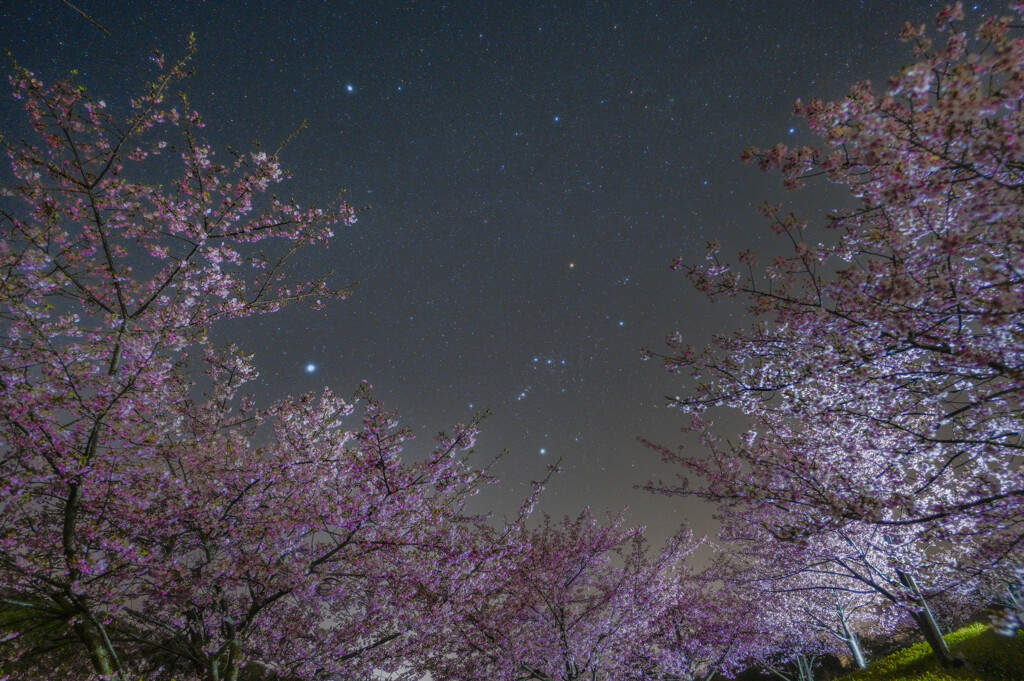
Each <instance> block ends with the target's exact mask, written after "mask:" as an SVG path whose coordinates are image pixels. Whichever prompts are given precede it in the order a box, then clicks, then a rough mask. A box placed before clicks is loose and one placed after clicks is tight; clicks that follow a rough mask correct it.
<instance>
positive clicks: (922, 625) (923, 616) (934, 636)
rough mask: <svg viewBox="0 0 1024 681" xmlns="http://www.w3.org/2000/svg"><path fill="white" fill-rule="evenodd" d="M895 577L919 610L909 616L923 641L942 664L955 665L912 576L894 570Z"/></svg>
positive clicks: (955, 662)
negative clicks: (926, 642) (909, 594)
mask: <svg viewBox="0 0 1024 681" xmlns="http://www.w3.org/2000/svg"><path fill="white" fill-rule="evenodd" d="M896 576H897V577H899V580H900V583H901V584H903V586H905V587H907V588H908V589H910V591H911V593H912V594H913V596H914V601H915V602H916V603H917V605H918V607H920V608H921V609H920V611H919V612H912V613H910V615H911V617H913V618H914V622H916V623H917V626H918V628H919V629H920V630H921V633H922V634H924V640H926V641H928V645H930V646H931V648H932V651H933V652H934V653H935V656H936V657H938V658H939V661H940V662H942V664H944V665H947V666H954V665H957V664H958V663H959V662H960V661H959V660H958V659H957V658H955V657H953V653H951V652H950V651H949V646H947V645H946V639H944V638H942V631H941V630H940V629H939V624H938V622H936V621H935V617H934V616H932V611H931V608H929V607H928V601H926V600H925V598H924V596H923V595H922V594H921V590H920V589H919V588H917V582H916V581H915V580H914V577H913V575H908V574H907V573H905V572H903V571H902V570H896Z"/></svg>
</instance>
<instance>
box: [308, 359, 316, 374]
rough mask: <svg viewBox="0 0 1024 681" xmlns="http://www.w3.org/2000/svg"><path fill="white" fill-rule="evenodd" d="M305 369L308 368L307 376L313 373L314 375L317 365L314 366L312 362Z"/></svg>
mask: <svg viewBox="0 0 1024 681" xmlns="http://www.w3.org/2000/svg"><path fill="white" fill-rule="evenodd" d="M305 368H306V373H307V374H311V373H313V372H314V371H316V365H315V364H313V363H312V362H310V363H309V364H307V365H306V367H305Z"/></svg>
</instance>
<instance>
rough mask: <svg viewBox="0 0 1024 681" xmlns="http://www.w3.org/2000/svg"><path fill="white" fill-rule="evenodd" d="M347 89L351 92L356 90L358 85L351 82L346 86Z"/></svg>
mask: <svg viewBox="0 0 1024 681" xmlns="http://www.w3.org/2000/svg"><path fill="white" fill-rule="evenodd" d="M345 89H346V90H348V91H349V92H355V91H356V86H355V85H353V84H352V83H349V84H348V85H346V86H345Z"/></svg>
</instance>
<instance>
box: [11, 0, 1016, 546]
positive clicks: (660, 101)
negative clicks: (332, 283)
mask: <svg viewBox="0 0 1024 681" xmlns="http://www.w3.org/2000/svg"><path fill="white" fill-rule="evenodd" d="M75 6H77V7H78V8H79V9H81V10H82V11H83V12H85V13H87V14H88V15H90V16H91V17H92V18H94V19H95V20H96V21H97V22H98V23H99V24H101V25H102V26H103V27H105V28H106V29H108V30H109V32H110V35H109V36H107V35H105V34H104V33H102V32H101V31H100V30H99V29H98V28H96V27H95V26H93V25H92V24H90V23H89V22H88V21H86V20H85V19H83V18H82V17H81V16H80V15H79V14H78V13H76V12H75V11H74V10H73V9H71V8H70V7H68V6H67V5H66V4H65V3H63V2H61V1H60V0H2V1H0V47H3V48H5V49H9V50H10V51H11V52H12V53H13V55H14V57H15V58H16V59H17V60H18V61H19V62H20V63H22V64H23V65H25V66H27V67H29V68H30V69H32V70H34V71H36V72H37V74H38V75H39V76H40V77H42V78H43V79H44V80H45V81H47V82H50V81H52V80H53V79H54V78H55V77H58V76H62V75H65V74H67V73H68V72H69V71H71V70H72V69H78V70H79V72H80V79H81V81H82V82H83V83H85V84H86V85H87V87H88V88H89V90H90V92H91V93H92V94H93V95H94V96H95V97H97V98H104V99H107V100H110V101H121V102H125V101H126V99H127V97H128V96H129V95H133V94H136V93H137V92H139V91H140V90H139V87H140V85H141V84H142V83H144V82H145V81H146V79H147V78H151V77H152V76H153V74H154V70H153V65H152V63H151V62H150V61H149V59H148V58H149V55H150V54H151V53H152V50H153V49H154V48H157V49H160V50H161V51H163V52H165V53H167V54H168V55H169V56H171V57H176V56H180V55H182V54H184V52H185V46H186V38H187V35H188V34H189V33H190V32H194V33H195V35H196V38H197V42H198V55H197V57H196V60H195V62H194V66H195V71H196V74H195V77H194V78H192V79H191V80H190V81H187V82H185V83H183V84H182V86H181V87H182V89H184V90H186V91H187V92H188V93H189V95H190V98H191V101H192V104H193V105H194V106H195V108H197V109H198V110H199V111H200V112H201V113H202V114H203V117H204V120H205V121H206V123H207V128H206V130H205V135H206V137H207V139H208V140H209V141H210V142H211V143H212V144H213V145H214V146H215V148H218V149H221V150H223V149H224V148H225V147H226V146H231V147H234V148H236V149H247V148H248V145H249V144H250V142H251V141H253V140H259V141H260V142H262V143H263V144H264V145H265V146H266V147H269V148H271V149H273V148H275V147H276V146H277V143H278V142H280V141H281V140H283V139H284V138H285V137H286V136H287V135H288V134H289V133H290V132H291V131H292V130H294V129H295V128H296V127H297V126H298V125H299V124H301V123H302V122H303V121H305V122H306V123H307V127H306V128H305V130H303V131H302V132H301V134H299V135H298V136H297V137H296V138H295V139H294V140H293V141H292V142H291V144H290V146H289V147H288V148H287V149H286V150H285V151H284V153H283V155H282V157H283V160H284V162H285V165H286V166H287V167H288V168H289V169H290V170H291V171H292V173H293V174H294V178H295V179H294V180H292V181H290V182H289V183H287V184H286V185H282V186H279V187H278V188H277V191H278V192H279V193H281V194H285V195H290V196H293V197H294V198H296V199H297V200H298V201H299V202H300V203H302V204H304V205H307V204H311V203H318V204H325V203H328V202H329V201H330V200H331V199H332V197H334V196H335V195H336V193H337V192H338V191H339V190H345V191H346V194H345V198H346V200H348V201H349V202H350V203H352V204H353V205H354V206H356V207H359V208H362V207H368V209H367V210H363V211H361V212H360V213H359V222H358V223H357V224H356V225H355V226H354V227H352V228H349V229H345V230H341V231H339V232H338V234H337V236H336V238H335V240H334V242H333V243H332V245H331V247H330V248H329V249H325V250H322V251H319V252H312V251H309V252H306V253H305V254H304V255H303V256H302V260H301V262H299V261H297V262H296V263H295V265H296V272H297V273H298V274H299V275H303V274H304V275H307V276H313V275H317V274H318V273H320V272H322V271H325V270H333V271H335V272H337V273H338V279H337V282H338V283H339V284H344V283H347V282H349V281H359V282H360V285H359V288H358V290H357V291H356V293H355V295H354V296H353V297H352V298H351V299H350V300H348V301H345V302H340V303H334V304H332V305H330V306H329V307H328V308H327V309H326V310H322V311H313V310H310V309H308V308H305V307H302V308H292V309H290V310H288V311H285V312H282V313H278V314H276V315H272V316H266V317H261V318H256V319H255V320H248V321H246V322H244V323H235V324H234V325H232V326H227V327H221V329H220V331H219V332H218V338H220V339H222V340H231V341H235V342H237V343H239V344H240V345H241V346H242V347H244V348H246V349H248V350H249V351H252V352H255V353H256V362H257V365H258V367H259V370H260V378H259V381H258V382H257V383H256V384H255V385H254V390H255V391H256V392H257V393H258V394H259V397H260V401H261V403H264V404H266V403H267V402H269V401H270V400H272V399H277V398H280V397H283V396H285V395H287V394H297V393H300V392H304V391H308V390H320V389H322V388H323V387H324V386H330V387H331V388H333V389H335V390H336V391H337V392H339V393H341V394H344V395H348V394H351V393H352V392H354V390H355V389H356V388H357V387H358V384H359V382H360V381H361V380H364V379H365V380H368V381H370V382H371V383H372V384H373V385H374V386H375V394H376V395H377V396H378V397H380V398H382V399H383V401H384V402H385V404H386V405H387V406H389V407H390V408H394V409H398V410H399V411H400V412H401V414H402V421H403V423H405V424H407V425H410V426H411V427H413V428H414V430H415V432H416V434H417V436H418V439H417V440H416V442H415V444H414V446H413V447H412V448H411V450H412V453H413V455H415V454H416V453H417V452H419V453H422V452H425V451H427V450H428V449H429V448H430V446H431V445H432V441H431V438H432V436H433V434H434V433H436V432H437V431H438V430H440V429H445V428H448V427H449V426H450V425H451V424H452V423H454V422H457V421H463V422H465V421H467V420H469V419H470V418H471V416H472V414H473V413H474V412H475V411H478V410H481V409H485V408H489V409H491V410H493V412H494V413H493V416H491V417H490V418H489V419H488V420H487V421H486V422H485V424H484V428H483V433H482V436H481V438H480V439H479V441H478V451H479V452H480V453H481V461H483V460H484V459H485V458H486V457H487V456H489V455H493V454H495V453H497V452H499V451H500V450H502V449H507V450H508V454H507V455H506V457H505V458H504V459H503V461H502V462H501V463H500V464H499V465H498V466H497V467H496V468H495V472H496V473H497V474H498V475H499V476H500V477H501V478H502V482H501V484H500V485H497V486H493V487H490V488H488V489H487V490H486V491H485V492H484V493H483V494H482V495H481V497H480V498H478V501H477V503H478V504H479V508H480V509H481V510H482V509H488V508H490V509H494V510H495V511H496V512H497V515H498V517H501V516H502V515H506V514H510V513H512V512H514V510H515V508H516V507H517V506H518V502H519V500H521V499H522V498H523V497H524V496H525V495H526V494H527V493H528V491H529V487H528V484H527V483H528V481H529V480H530V479H536V478H540V477H542V476H543V475H544V472H545V466H546V465H548V464H551V463H554V462H555V461H556V460H558V459H559V458H561V460H562V466H563V467H564V468H565V469H566V472H565V473H564V474H563V475H561V476H558V477H557V478H556V479H555V480H554V481H553V482H552V484H551V485H550V486H549V490H548V493H547V496H546V498H545V500H544V502H543V503H542V505H541V510H544V511H547V512H550V513H553V514H563V513H575V512H577V511H578V510H579V509H580V508H582V507H583V506H584V505H590V506H591V507H593V508H596V509H602V510H603V509H611V510H617V509H619V508H621V507H622V506H624V505H629V506H630V509H631V510H630V512H629V516H628V517H629V520H630V521H631V522H634V523H642V524H647V525H648V526H649V527H650V529H651V531H652V534H653V535H655V536H656V537H657V536H662V535H663V534H665V533H667V532H669V531H671V530H672V529H674V528H675V527H677V526H678V524H679V522H680V521H682V520H684V519H685V520H689V521H690V522H691V523H692V524H693V525H694V526H695V527H696V528H697V529H698V531H704V530H706V529H707V528H708V527H709V524H708V522H709V521H708V518H709V515H710V511H709V510H708V509H706V508H702V507H700V506H697V505H694V504H693V503H692V502H690V503H687V502H684V501H681V500H671V499H663V498H660V497H654V496H652V495H650V494H648V493H646V492H643V491H639V490H636V489H634V486H635V485H638V484H642V483H644V482H645V481H647V480H648V479H649V478H650V477H651V476H652V475H657V474H660V475H671V474H673V471H671V470H666V468H665V467H664V466H663V465H662V464H661V463H660V462H659V460H658V458H657V456H656V455H655V454H654V453H653V452H651V451H649V450H646V449H644V448H643V447H641V446H640V445H639V444H638V443H637V441H636V437H637V436H638V435H642V436H645V437H647V438H649V439H653V440H656V441H659V442H662V443H665V444H677V443H681V442H684V441H685V440H684V438H683V436H682V435H681V434H680V433H679V426H680V425H681V424H682V422H683V421H682V419H683V417H682V415H680V414H678V413H676V412H674V411H672V410H670V409H667V408H666V407H665V402H666V400H665V396H666V395H673V394H678V393H680V392H681V391H683V390H685V378H684V377H672V376H669V375H668V374H666V373H665V372H664V371H663V370H662V369H661V367H660V366H659V365H658V363H657V362H643V361H641V359H640V352H639V350H640V348H641V347H643V346H649V347H652V348H659V347H660V346H661V344H662V339H663V338H664V337H665V336H666V335H667V334H669V333H671V332H673V331H676V330H679V331H681V332H682V334H683V336H684V338H685V339H686V341H687V342H689V343H692V344H694V345H698V346H699V345H702V344H704V343H705V342H706V341H707V339H708V338H709V335H710V334H712V333H715V332H719V331H722V330H726V329H730V328H736V327H739V326H741V325H743V324H745V323H747V320H746V319H745V318H744V313H743V308H742V306H733V307H730V306H728V305H714V306H712V305H709V304H708V303H706V302H705V301H704V299H703V298H702V297H701V296H700V295H698V294H697V293H695V292H694V291H692V289H690V287H689V285H688V284H687V282H686V280H685V278H684V277H683V275H682V274H680V273H675V272H672V271H670V269H669V265H670V263H671V262H672V259H673V258H674V257H676V256H682V257H683V259H684V260H685V261H687V262H692V263H696V262H699V261H700V260H701V259H702V258H703V254H704V245H705V244H706V242H707V241H708V240H710V239H711V238H718V239H719V240H720V241H721V242H722V243H723V244H724V246H725V251H726V252H728V253H731V252H735V251H736V250H738V249H740V248H748V247H751V246H753V247H762V248H769V247H770V246H771V244H770V239H767V238H766V239H765V241H764V242H763V243H762V242H761V240H760V237H761V235H762V234H763V233H764V234H766V233H767V230H766V229H764V227H763V222H762V220H761V218H760V216H759V215H758V214H757V212H756V207H757V206H758V205H759V204H760V203H762V202H763V201H764V200H766V199H770V200H773V201H776V200H778V199H779V197H780V196H781V192H780V180H779V178H778V177H777V176H765V175H762V174H761V173H760V172H759V171H758V170H756V169H755V168H753V167H750V166H744V165H742V164H741V163H740V162H739V160H738V158H739V155H740V152H741V151H742V150H743V149H744V148H746V147H748V146H751V145H758V146H770V145H772V144H774V143H775V142H778V141H785V142H787V143H804V142H807V141H809V138H808V137H807V131H806V128H805V127H804V126H803V125H802V123H801V121H799V120H798V119H796V118H794V117H793V116H792V102H793V100H795V99H796V98H798V97H803V98H810V97H821V98H835V97H839V96H841V95H842V94H844V93H845V92H846V90H847V89H848V87H849V86H850V85H851V84H853V83H854V82H855V81H858V80H861V79H865V78H869V79H871V80H872V81H873V82H874V83H876V84H882V83H884V82H885V80H886V78H887V77H888V76H889V75H891V74H893V73H895V72H896V71H897V70H898V69H899V67H900V66H901V65H903V64H906V63H909V60H910V59H911V55H910V49H909V47H908V46H907V45H904V44H901V43H899V42H898V41H897V40H896V37H895V36H896V32H897V31H898V29H899V28H900V27H901V26H902V25H903V22H904V21H906V20H910V21H913V22H914V23H917V24H920V23H924V22H930V21H931V20H932V17H933V15H934V13H935V11H937V10H938V9H939V6H940V5H939V3H934V2H922V1H917V0H914V1H910V0H906V1H904V0H900V1H894V0H861V1H859V2H857V1H855V0H831V1H827V0H744V1H728V0H700V1H695V2H682V1H668V0H666V1H663V2H640V1H636V2H634V1H627V0H621V1H618V2H584V1H578V2H539V1H538V2H529V1H519V2H516V1H511V0H506V1H505V2H497V1H495V2H483V1H474V2H470V1H464V2H448V3H441V2H408V1H407V2H398V1H395V2H373V1H371V0H361V1H353V2H341V1H326V0H321V1H316V2H314V1H307V0H293V1H284V0H280V1H278V2H264V1H259V0H210V1H201V0H196V1H186V0H178V1H176V2H175V1H170V0H161V1H149V0H147V1H145V2H143V1H142V0H136V1H131V2H128V1H124V2H118V1H115V0H75ZM998 7H999V5H994V4H992V3H982V4H978V5H968V10H969V13H970V14H973V15H978V14H980V13H983V12H985V11H986V10H992V9H996V8H998ZM19 116H20V114H19V113H18V110H17V108H16V105H15V104H14V103H13V101H12V100H10V99H9V98H5V99H4V100H3V101H2V103H0V124H2V127H3V129H5V130H7V129H10V128H11V127H12V126H15V125H16V124H17V121H19V120H20V119H19ZM786 200H787V201H789V202H790V204H789V205H792V206H794V207H796V208H798V209H799V211H800V212H801V213H802V214H803V215H804V216H806V217H809V218H819V217H820V216H821V215H822V214H823V213H824V212H825V211H826V210H827V209H828V208H831V207H835V206H838V205H840V201H841V195H840V194H838V193H837V192H836V191H835V190H834V189H833V190H831V191H830V190H829V189H828V188H827V187H825V186H824V185H821V184H817V185H812V187H811V188H809V189H807V190H804V191H803V192H800V193H798V194H795V195H792V196H788V197H786Z"/></svg>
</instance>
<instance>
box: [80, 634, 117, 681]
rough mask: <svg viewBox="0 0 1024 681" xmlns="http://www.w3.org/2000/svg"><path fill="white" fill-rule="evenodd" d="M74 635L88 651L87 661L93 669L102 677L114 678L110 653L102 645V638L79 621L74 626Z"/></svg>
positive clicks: (114, 671)
mask: <svg viewBox="0 0 1024 681" xmlns="http://www.w3.org/2000/svg"><path fill="white" fill-rule="evenodd" d="M74 630H75V634H77V635H78V640H79V641H81V642H82V644H83V645H84V646H85V648H86V650H88V651H89V661H90V662H92V666H93V669H95V670H96V673H97V674H99V675H100V676H103V677H109V678H115V676H116V674H117V670H116V669H115V668H114V662H113V660H111V659H110V652H109V651H108V650H107V647H106V646H105V645H104V644H103V638H102V637H101V636H100V635H99V633H97V632H96V630H95V629H94V628H93V626H92V625H91V624H90V623H89V622H83V621H79V622H77V623H76V624H75V625H74Z"/></svg>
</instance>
